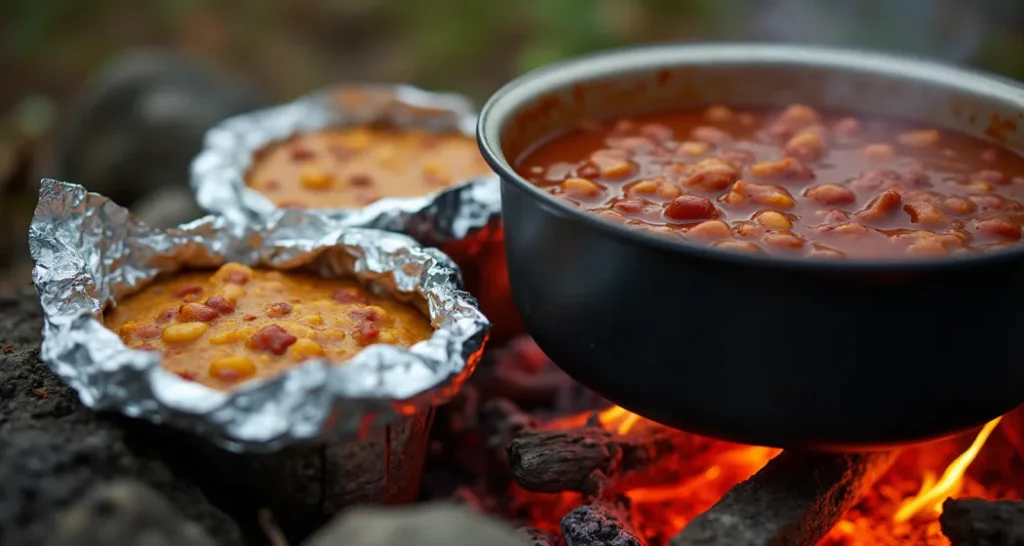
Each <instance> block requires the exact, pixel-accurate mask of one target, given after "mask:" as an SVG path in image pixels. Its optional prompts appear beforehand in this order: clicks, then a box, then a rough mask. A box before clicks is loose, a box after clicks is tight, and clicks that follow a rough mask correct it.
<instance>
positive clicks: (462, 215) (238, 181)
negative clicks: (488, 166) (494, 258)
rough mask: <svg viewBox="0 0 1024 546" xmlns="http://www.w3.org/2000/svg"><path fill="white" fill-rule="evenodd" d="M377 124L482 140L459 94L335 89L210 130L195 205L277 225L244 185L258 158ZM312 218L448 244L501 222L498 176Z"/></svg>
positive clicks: (196, 166) (195, 169)
mask: <svg viewBox="0 0 1024 546" xmlns="http://www.w3.org/2000/svg"><path fill="white" fill-rule="evenodd" d="M372 123H385V124H388V125H391V126H395V127H399V128H401V127H409V128H414V127H415V128H421V129H427V130H434V131H459V132H461V133H463V134H464V135H466V136H469V137H472V138H475V135H476V114H475V110H474V108H473V105H472V103H471V102H470V101H469V100H468V99H466V98H465V97H462V96H460V95H455V94H449V93H432V92H428V91H423V90H421V89H417V88H415V87H410V86H405V85H397V86H393V85H362V86H339V87H333V88H328V89H325V90H322V91H318V92H316V93H313V94H311V95H308V96H305V97H302V98H300V99H297V100H295V101H294V102H290V103H287V104H284V105H280V106H276V107H273V108H269V109H265V110H258V111H256V112H252V113H248V114H243V115H239V116H235V117H232V118H229V119H227V120H225V121H223V122H221V123H220V124H218V125H217V126H216V127H214V128H212V129H210V131H209V132H207V134H206V139H205V142H204V144H203V150H202V152H200V154H199V155H198V156H197V157H196V158H195V160H194V161H193V162H192V177H191V182H192V188H193V190H194V191H195V196H196V201H197V202H198V203H199V205H200V206H201V207H203V208H204V209H205V210H207V211H209V212H213V213H217V214H221V215H223V216H225V217H226V218H228V220H230V221H232V222H234V223H244V222H252V221H270V222H274V221H276V219H277V218H278V217H280V215H281V214H283V212H282V210H283V209H278V208H277V207H276V206H275V205H274V204H273V203H272V202H271V201H270V200H269V199H267V198H266V197H264V196H263V195H262V194H260V193H259V192H257V191H256V190H253V189H252V188H249V187H247V186H246V184H245V175H246V173H247V172H248V171H249V169H250V167H251V166H252V160H253V157H254V156H255V154H256V152H257V151H258V150H260V149H262V148H264V147H265V146H267V145H269V144H272V143H274V142H278V141H281V140H285V139H287V138H289V137H291V136H293V135H295V134H298V133H303V132H310V131H316V130H319V129H325V128H329V127H346V126H359V125H367V124H372ZM313 212H314V213H316V214H319V215H323V216H326V217H330V218H332V219H333V220H336V221H339V222H342V223H343V224H344V225H349V226H356V227H370V228H377V229H386V230H389V231H397V232H401V233H406V234H408V235H411V236H412V237H414V238H415V239H417V240H418V241H420V242H423V243H427V244H431V245H443V244H446V243H449V242H452V241H459V240H462V239H465V238H467V237H469V236H471V235H474V234H475V233H476V232H478V231H479V230H481V229H482V228H485V227H487V226H488V225H489V224H490V225H492V226H493V225H494V223H496V222H497V221H498V219H499V217H500V214H501V190H500V182H499V180H498V178H497V176H494V175H488V176H484V177H480V178H476V179H470V180H466V181H463V182H459V183H456V184H453V185H452V186H449V187H447V188H444V189H441V190H438V191H436V192H434V193H431V194H428V195H425V196H422V197H385V198H382V199H380V200H378V201H376V202H374V203H372V204H370V205H368V206H366V207H363V208H359V209H322V210H315V211H313ZM491 231H493V230H491Z"/></svg>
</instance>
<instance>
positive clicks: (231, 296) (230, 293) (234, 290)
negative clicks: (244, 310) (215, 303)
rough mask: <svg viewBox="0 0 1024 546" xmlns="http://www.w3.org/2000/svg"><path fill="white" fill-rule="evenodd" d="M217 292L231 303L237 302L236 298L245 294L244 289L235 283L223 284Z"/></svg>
mask: <svg viewBox="0 0 1024 546" xmlns="http://www.w3.org/2000/svg"><path fill="white" fill-rule="evenodd" d="M217 292H218V293H219V294H220V295H221V296H224V299H226V300H228V301H230V302H231V303H238V300H239V299H241V298H242V296H245V289H244V288H242V287H241V286H238V285H237V284H225V285H224V286H222V287H221V288H220V290H218V291H217Z"/></svg>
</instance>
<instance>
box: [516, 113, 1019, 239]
mask: <svg viewBox="0 0 1024 546" xmlns="http://www.w3.org/2000/svg"><path fill="white" fill-rule="evenodd" d="M516 169H517V171H518V172H519V173H520V174H521V175H522V176H524V177H525V178H527V179H528V180H529V181H531V182H532V183H534V184H536V185H537V186H540V187H542V188H544V189H546V190H547V191H548V192H550V193H551V194H552V195H554V196H556V197H558V198H560V199H564V200H566V201H568V202H570V203H572V204H574V205H576V206H578V207H580V208H582V209H584V210H586V211H587V212H589V213H592V214H596V215H598V216H600V217H602V218H604V219H606V220H609V221H613V222H618V223H621V224H625V225H627V226H629V227H632V228H635V229H639V230H645V231H649V232H651V233H654V234H656V235H658V236H666V237H674V238H682V239H685V240H691V241H697V242H700V243H703V244H708V245H713V246H716V247H718V248H722V249H729V250H736V251H744V252H768V253H773V254H781V255H796V256H809V257H812V258H822V259H843V258H853V259H856V258H898V257H902V256H923V257H927V256H944V255H948V254H960V253H968V252H982V251H986V250H991V249H999V248H1005V247H1007V246H1009V245H1014V244H1019V243H1020V241H1021V226H1022V225H1024V205H1022V199H1024V157H1022V156H1020V155H1018V154H1015V153H1013V152H1010V151H1008V150H1002V149H996V148H994V147H993V146H992V145H990V144H988V143H985V142H983V141H981V140H978V139H974V138H971V137H968V136H965V135H961V134H957V133H953V132H949V131H944V130H940V129H937V128H934V127H926V126H920V125H914V124H909V123H903V122H893V121H887V120H877V119H871V118H866V117H861V116H855V115H848V114H832V113H822V112H818V111H817V110H815V109H814V108H811V107H809V106H806V105H801V104H794V105H791V106H789V107H788V108H785V109H784V110H782V111H740V110H733V109H731V108H729V107H728V106H723V105H715V106H712V107H710V108H707V109H706V110H703V111H689V112H677V113H667V114H661V115H652V116H647V117H640V118H636V119H626V120H623V119H620V120H614V121H606V122H593V121H588V122H587V123H585V124H581V125H580V127H579V128H577V129H574V130H572V131H570V132H568V133H565V134H561V135H557V136H555V137H554V138H551V139H549V140H547V141H545V142H543V143H541V144H540V145H538V146H536V147H535V148H533V149H531V150H529V151H528V152H527V153H526V154H524V155H523V157H522V158H520V159H519V161H518V162H517V165H516Z"/></svg>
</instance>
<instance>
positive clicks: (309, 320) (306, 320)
mask: <svg viewBox="0 0 1024 546" xmlns="http://www.w3.org/2000/svg"><path fill="white" fill-rule="evenodd" d="M299 322H302V323H303V324H310V325H314V326H316V325H320V324H323V323H324V319H323V317H321V316H320V315H309V316H308V317H302V318H301V319H300V320H299Z"/></svg>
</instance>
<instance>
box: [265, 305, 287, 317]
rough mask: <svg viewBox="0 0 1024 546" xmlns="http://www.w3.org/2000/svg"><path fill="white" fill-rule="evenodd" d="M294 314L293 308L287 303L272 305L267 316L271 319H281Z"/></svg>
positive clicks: (268, 308)
mask: <svg viewBox="0 0 1024 546" xmlns="http://www.w3.org/2000/svg"><path fill="white" fill-rule="evenodd" d="M291 312H292V306H291V305H289V304H287V303H285V302H283V301H282V302H278V303H272V304H270V306H269V307H267V316H268V317H270V318H281V317H283V316H285V315H288V314H290V313H291Z"/></svg>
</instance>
